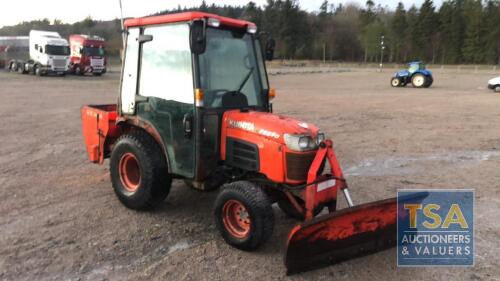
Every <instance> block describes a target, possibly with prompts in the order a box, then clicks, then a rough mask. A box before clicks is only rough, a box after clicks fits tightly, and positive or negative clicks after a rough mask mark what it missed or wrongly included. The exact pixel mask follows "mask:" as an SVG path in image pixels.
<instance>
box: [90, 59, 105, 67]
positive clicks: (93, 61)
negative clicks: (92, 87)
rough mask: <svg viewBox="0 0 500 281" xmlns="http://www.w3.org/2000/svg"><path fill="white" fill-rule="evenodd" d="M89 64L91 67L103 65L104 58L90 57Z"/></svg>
mask: <svg viewBox="0 0 500 281" xmlns="http://www.w3.org/2000/svg"><path fill="white" fill-rule="evenodd" d="M90 66H92V67H102V66H104V59H92V58H91V59H90Z"/></svg>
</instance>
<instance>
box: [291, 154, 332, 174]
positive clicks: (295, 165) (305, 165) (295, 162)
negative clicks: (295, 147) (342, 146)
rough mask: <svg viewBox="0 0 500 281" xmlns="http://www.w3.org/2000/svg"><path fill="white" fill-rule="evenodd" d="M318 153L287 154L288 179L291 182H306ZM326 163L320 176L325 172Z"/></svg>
mask: <svg viewBox="0 0 500 281" xmlns="http://www.w3.org/2000/svg"><path fill="white" fill-rule="evenodd" d="M315 156H316V151H313V152H310V153H291V152H287V153H286V156H285V157H286V177H287V178H288V179H290V180H296V181H306V180H307V173H308V172H309V168H310V167H311V164H312V162H313V161H314V157H315ZM324 166H325V161H323V163H322V164H321V166H320V168H319V170H318V174H321V173H322V172H323V168H324Z"/></svg>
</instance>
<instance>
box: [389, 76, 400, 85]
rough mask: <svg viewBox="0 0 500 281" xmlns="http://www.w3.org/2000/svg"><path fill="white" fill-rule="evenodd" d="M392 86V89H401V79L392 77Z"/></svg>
mask: <svg viewBox="0 0 500 281" xmlns="http://www.w3.org/2000/svg"><path fill="white" fill-rule="evenodd" d="M391 86H392V87H400V86H401V79H399V78H397V77H392V79H391Z"/></svg>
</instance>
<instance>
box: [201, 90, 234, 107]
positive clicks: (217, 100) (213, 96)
mask: <svg viewBox="0 0 500 281" xmlns="http://www.w3.org/2000/svg"><path fill="white" fill-rule="evenodd" d="M228 92H231V90H227V89H212V90H210V91H207V92H206V93H205V97H206V102H207V105H210V107H221V105H222V96H223V95H224V94H226V93H228Z"/></svg>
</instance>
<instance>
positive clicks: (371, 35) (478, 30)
mask: <svg viewBox="0 0 500 281" xmlns="http://www.w3.org/2000/svg"><path fill="white" fill-rule="evenodd" d="M190 10H200V11H205V12H210V13H216V14H219V15H222V16H228V17H233V18H241V19H246V20H249V21H252V22H255V23H256V24H257V26H258V28H259V31H262V32H265V33H264V35H263V37H264V38H269V37H272V38H273V39H274V40H275V42H276V51H275V58H277V59H315V60H322V59H326V60H335V61H356V62H378V61H380V59H383V60H384V61H386V62H387V61H390V62H407V61H411V60H417V59H418V60H423V61H425V62H428V63H472V64H484V63H487V64H500V0H445V1H444V2H443V4H442V5H441V6H440V7H439V8H437V7H436V6H435V5H434V3H433V2H432V0H425V1H424V2H423V3H422V5H421V6H420V7H416V6H415V5H413V6H411V7H408V8H407V7H404V5H403V4H402V3H399V4H398V5H397V7H396V9H395V10H391V9H388V8H387V7H383V6H381V5H379V4H376V3H375V2H373V0H367V2H366V3H365V5H364V6H359V5H357V4H346V5H342V4H332V3H329V2H328V1H327V0H325V1H324V2H323V3H322V4H321V5H320V7H318V10H317V11H314V12H307V11H305V10H303V9H301V7H300V4H299V2H298V1H296V0H267V2H266V3H265V4H264V5H262V6H258V5H256V4H255V3H254V2H248V4H247V5H245V6H231V5H215V4H211V5H207V4H206V3H205V1H202V2H201V4H200V5H199V6H197V7H181V6H178V7H177V8H175V9H169V10H163V11H160V12H158V13H156V14H155V15H160V14H168V13H176V12H182V11H190ZM35 27H36V28H44V29H47V30H57V31H59V32H60V33H61V34H62V35H67V34H68V35H69V34H70V33H92V34H96V35H100V36H103V37H105V38H106V39H108V40H111V42H113V43H112V45H111V46H110V48H109V49H111V51H112V52H113V50H114V49H116V50H115V52H116V53H117V52H118V49H119V48H120V40H121V39H120V34H121V33H120V23H119V20H117V19H115V20H113V21H94V20H92V19H91V18H90V17H89V18H87V19H85V20H83V21H81V22H77V23H75V24H63V23H61V22H60V21H57V20H54V21H53V22H50V21H48V20H46V19H45V20H41V21H32V22H24V23H21V24H18V25H16V26H10V27H4V28H1V29H0V35H24V34H27V33H28V32H29V30H30V29H31V28H35ZM382 42H383V43H382ZM382 47H383V48H382ZM382 49H383V50H382Z"/></svg>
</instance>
